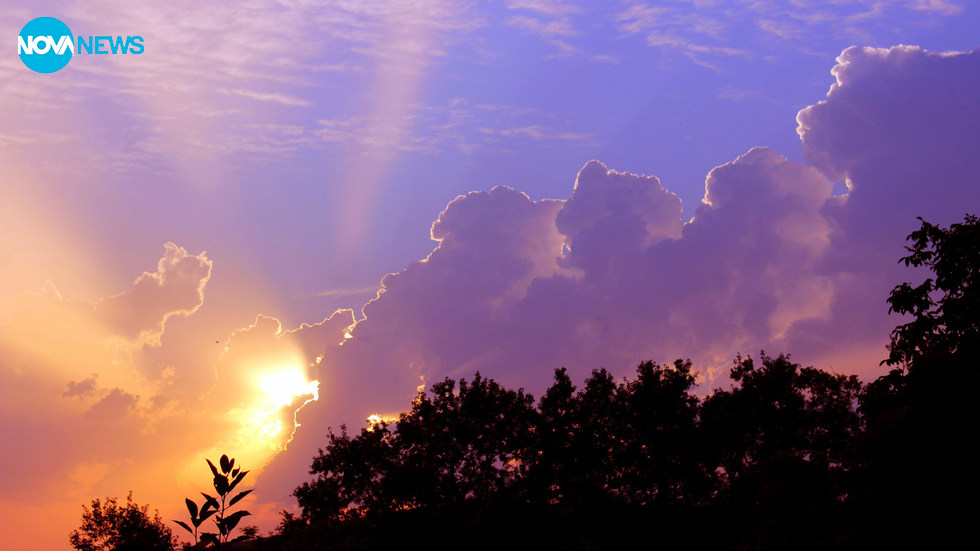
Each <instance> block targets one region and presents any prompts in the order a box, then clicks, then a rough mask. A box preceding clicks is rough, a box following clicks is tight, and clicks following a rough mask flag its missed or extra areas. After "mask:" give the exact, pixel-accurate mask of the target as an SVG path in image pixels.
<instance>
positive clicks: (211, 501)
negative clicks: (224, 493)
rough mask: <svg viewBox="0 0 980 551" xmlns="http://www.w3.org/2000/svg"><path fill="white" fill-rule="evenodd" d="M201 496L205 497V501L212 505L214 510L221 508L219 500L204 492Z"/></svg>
mask: <svg viewBox="0 0 980 551" xmlns="http://www.w3.org/2000/svg"><path fill="white" fill-rule="evenodd" d="M201 495H202V496H204V499H206V500H208V505H210V506H211V507H212V508H213V509H217V508H218V507H220V505H219V504H218V500H217V499H215V498H213V497H211V496H209V495H208V494H206V493H204V492H201Z"/></svg>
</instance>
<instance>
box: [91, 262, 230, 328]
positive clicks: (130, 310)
mask: <svg viewBox="0 0 980 551" xmlns="http://www.w3.org/2000/svg"><path fill="white" fill-rule="evenodd" d="M164 248H165V249H166V254H165V255H164V257H163V258H161V259H160V262H159V263H158V264H157V271H156V272H154V273H152V274H151V273H148V272H144V273H143V275H141V276H140V277H139V278H137V279H136V281H135V282H134V283H133V289H132V291H129V292H126V293H122V294H119V295H115V296H112V297H109V298H106V299H103V300H101V301H99V303H98V304H96V305H95V312H96V316H97V317H98V318H99V319H101V320H102V321H103V323H105V324H106V326H108V327H110V328H111V329H112V330H113V332H115V333H117V334H119V335H122V336H125V337H127V338H129V339H133V340H135V341H137V342H138V343H139V344H150V345H159V344H160V335H162V334H163V325H164V324H165V323H166V321H167V319H169V318H171V317H173V316H188V315H190V314H193V313H194V312H195V311H197V309H198V308H200V306H201V304H202V303H203V302H204V287H205V285H207V282H208V278H210V277H211V261H210V260H208V259H207V257H206V256H205V255H204V253H201V254H200V255H196V256H195V255H190V254H187V251H186V250H184V249H183V248H181V247H178V246H177V245H174V244H173V243H167V244H166V245H165V246H164Z"/></svg>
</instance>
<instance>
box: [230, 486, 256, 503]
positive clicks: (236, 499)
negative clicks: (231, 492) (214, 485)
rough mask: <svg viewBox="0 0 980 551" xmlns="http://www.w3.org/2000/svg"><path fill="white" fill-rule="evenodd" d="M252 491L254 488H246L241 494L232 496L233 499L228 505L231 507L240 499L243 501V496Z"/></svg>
mask: <svg viewBox="0 0 980 551" xmlns="http://www.w3.org/2000/svg"><path fill="white" fill-rule="evenodd" d="M250 493H252V490H245V491H244V492H241V493H240V494H238V495H236V496H235V497H233V498H231V501H230V502H229V503H228V506H229V507H231V506H232V505H234V504H236V503H238V502H239V501H241V499H242V498H243V497H245V496H247V495H248V494H250Z"/></svg>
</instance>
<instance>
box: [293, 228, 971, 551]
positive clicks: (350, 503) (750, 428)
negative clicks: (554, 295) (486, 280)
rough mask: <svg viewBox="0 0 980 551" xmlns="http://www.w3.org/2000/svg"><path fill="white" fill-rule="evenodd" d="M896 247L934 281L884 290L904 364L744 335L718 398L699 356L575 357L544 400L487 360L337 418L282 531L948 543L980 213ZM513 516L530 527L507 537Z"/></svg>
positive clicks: (960, 487)
mask: <svg viewBox="0 0 980 551" xmlns="http://www.w3.org/2000/svg"><path fill="white" fill-rule="evenodd" d="M909 242H910V244H909V246H908V247H907V249H908V252H909V254H908V255H907V256H906V257H904V258H902V259H901V262H904V263H905V264H906V265H908V266H909V267H913V268H918V269H919V270H920V272H925V271H929V272H931V273H930V274H929V275H927V276H926V277H925V279H924V281H923V282H922V283H919V284H917V285H913V284H912V283H903V284H901V285H898V286H897V287H895V288H894V290H893V291H892V292H891V294H890V296H889V297H888V305H889V307H890V311H891V312H893V313H896V314H899V315H901V316H904V317H903V319H902V322H901V324H900V325H899V326H898V327H896V329H895V330H894V331H893V332H892V335H891V337H892V338H891V343H890V345H889V347H888V358H887V359H886V360H885V362H883V363H884V364H887V365H889V366H890V367H891V371H890V372H889V373H888V374H887V375H885V376H883V377H880V378H879V379H877V380H875V381H873V382H871V383H870V384H868V385H866V386H862V384H861V382H860V381H859V380H858V379H857V378H856V377H854V376H845V375H837V374H834V373H828V372H826V371H823V370H820V369H815V368H812V367H803V366H801V365H799V364H798V363H795V362H793V361H792V360H791V359H790V357H789V356H788V355H783V354H781V355H778V356H769V355H766V354H765V353H762V354H760V355H759V356H758V358H757V359H754V358H752V357H751V356H741V355H738V356H736V358H735V361H734V364H733V367H732V369H731V371H730V376H731V381H732V384H731V386H730V387H728V388H726V389H720V390H716V391H715V392H713V393H712V394H710V395H709V396H707V397H705V398H704V399H699V398H698V397H697V396H695V395H694V394H693V392H692V388H693V386H694V382H695V372H694V369H693V366H692V364H691V362H690V361H682V360H677V361H675V362H674V363H672V364H656V363H653V362H644V363H641V364H640V365H639V366H637V369H636V373H635V377H634V378H633V379H632V380H630V379H623V380H619V381H617V380H616V379H615V378H614V377H613V376H612V374H611V373H609V372H608V371H606V370H605V369H597V370H595V371H593V372H592V374H591V375H590V376H589V377H588V378H587V379H586V380H585V381H584V385H583V386H582V387H581V388H576V386H575V385H574V384H573V383H572V380H571V378H570V377H569V375H568V372H567V371H566V370H565V369H559V370H556V371H555V373H554V382H553V384H552V385H551V387H550V388H548V389H547V390H546V391H545V392H544V394H543V395H542V397H541V400H540V401H539V402H538V403H537V406H536V407H535V405H534V402H533V399H532V398H531V396H529V395H527V394H525V393H524V392H523V390H517V391H513V390H508V389H505V388H503V387H501V386H500V385H498V384H497V383H496V382H494V381H493V380H491V379H487V378H484V377H482V376H481V375H480V374H479V373H478V374H476V376H475V377H474V379H473V381H472V382H468V381H467V380H466V379H461V380H459V381H458V382H457V381H453V380H451V379H446V380H444V381H442V382H440V383H437V384H435V385H433V387H432V389H431V390H430V391H429V392H428V393H424V392H423V393H421V394H420V395H419V396H418V397H417V398H416V399H415V401H414V402H413V403H412V408H411V410H410V411H407V412H405V413H403V414H401V415H400V416H399V418H398V420H397V421H394V422H392V423H385V422H378V423H373V424H371V425H370V426H367V427H365V428H362V429H361V430H360V432H359V433H357V434H350V433H348V432H347V429H346V427H342V428H341V432H340V434H339V435H338V434H334V433H333V432H331V433H330V434H329V435H328V442H327V446H326V447H325V448H324V449H322V450H320V452H319V454H318V455H317V457H315V458H314V460H313V465H312V468H311V474H312V475H314V478H313V480H311V481H310V482H307V483H306V484H303V485H302V486H300V487H299V488H297V489H296V491H295V495H296V497H297V499H298V501H299V504H300V506H301V507H302V509H303V513H302V517H301V518H300V519H297V518H296V517H293V516H291V515H284V517H283V523H282V525H281V530H280V532H281V533H282V534H284V535H288V537H289V538H290V539H289V540H288V541H289V542H290V543H289V545H292V546H293V547H294V548H310V549H316V548H326V547H330V546H333V547H331V548H333V549H345V548H351V549H353V548H386V547H389V546H391V545H394V544H396V543H401V542H400V541H397V540H392V539H391V538H388V539H385V538H386V537H387V536H385V534H393V533H399V530H411V531H412V532H413V533H422V534H433V536H432V537H429V538H428V539H424V538H423V539H422V540H419V542H416V543H417V545H418V546H420V547H424V548H426V549H444V548H451V547H458V542H460V541H466V542H467V544H468V545H469V544H472V545H471V546H473V548H478V549H499V548H502V547H509V548H519V549H531V548H578V549H619V548H624V547H627V546H630V545H634V544H635V541H637V540H638V539H639V538H644V537H645V538H651V537H653V538H656V540H657V541H658V542H659V543H661V544H662V545H663V546H665V547H668V548H672V547H679V546H681V545H688V544H689V537H690V536H689V534H690V533H691V532H692V531H693V530H696V529H699V528H701V527H702V526H711V527H712V528H713V530H710V531H707V532H704V531H702V532H701V533H699V537H700V538H701V539H700V541H699V543H700V544H702V545H703V546H706V547H708V546H710V547H713V548H719V549H799V550H804V549H813V550H816V549H878V548H888V547H893V548H909V547H915V548H948V547H953V546H954V545H955V544H956V543H957V542H958V541H959V542H961V541H965V540H966V539H967V538H968V536H970V535H972V534H969V533H968V530H969V528H970V527H971V526H972V522H973V519H972V512H973V508H970V507H963V506H960V505H959V504H960V503H961V502H962V499H961V498H962V497H963V496H967V497H972V496H973V495H976V494H977V493H978V492H980V476H978V475H977V474H976V469H975V466H974V465H973V464H972V462H971V459H972V458H973V457H974V455H973V451H972V446H971V445H970V444H971V439H970V438H969V436H971V435H972V434H973V432H974V431H975V427H976V426H977V423H978V421H980V415H978V413H977V408H975V407H974V406H973V404H974V402H975V400H976V396H975V394H976V391H975V389H976V388H980V281H978V280H980V222H978V219H977V218H976V217H974V216H967V217H966V218H965V220H964V221H963V222H962V223H958V224H953V225H951V226H950V227H949V228H942V227H939V226H935V225H932V224H930V223H927V222H924V221H923V222H922V227H921V228H920V229H919V230H917V231H915V232H913V233H912V234H911V235H910V236H909ZM501 526H506V527H508V528H511V529H512V531H513V533H518V532H520V533H522V534H523V536H521V537H522V538H523V539H520V538H518V539H516V540H515V539H514V538H508V536H507V532H506V531H504V530H500V527H501Z"/></svg>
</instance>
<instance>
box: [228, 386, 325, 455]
mask: <svg viewBox="0 0 980 551" xmlns="http://www.w3.org/2000/svg"><path fill="white" fill-rule="evenodd" d="M254 384H255V386H256V388H257V389H258V390H259V392H258V393H257V394H256V395H255V397H254V398H253V400H254V401H253V402H252V406H251V407H248V408H243V409H236V410H235V413H234V414H235V415H242V416H244V419H243V422H242V427H241V436H242V438H243V439H245V440H246V441H248V442H253V443H255V444H259V445H261V446H262V447H268V448H270V449H272V450H280V449H284V448H285V446H286V445H287V444H288V443H289V442H290V441H291V440H292V438H293V434H295V432H296V429H297V428H298V427H299V423H298V422H297V421H296V413H297V412H299V410H301V409H303V406H305V405H306V404H308V403H310V402H313V401H315V400H318V399H319V398H320V382H319V381H316V380H313V381H310V380H308V379H307V377H306V374H305V372H304V370H302V369H296V368H284V369H280V370H277V371H272V372H266V373H264V374H258V375H257V377H256V378H255V379H254Z"/></svg>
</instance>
